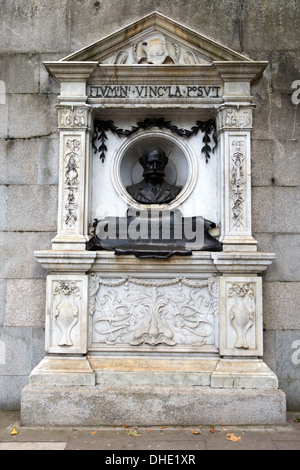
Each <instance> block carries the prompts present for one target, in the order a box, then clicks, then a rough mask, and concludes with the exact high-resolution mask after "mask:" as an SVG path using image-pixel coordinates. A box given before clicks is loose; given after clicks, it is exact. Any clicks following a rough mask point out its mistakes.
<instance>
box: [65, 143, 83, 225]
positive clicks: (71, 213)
mask: <svg viewBox="0 0 300 470" xmlns="http://www.w3.org/2000/svg"><path fill="white" fill-rule="evenodd" d="M79 149H80V142H79V140H77V139H69V140H67V142H66V154H65V162H66V165H65V198H66V203H65V206H64V207H65V218H64V222H65V224H66V225H67V226H68V227H70V228H72V227H74V225H75V224H76V222H77V209H78V203H77V193H78V189H79V174H78V169H79V166H78V163H79Z"/></svg>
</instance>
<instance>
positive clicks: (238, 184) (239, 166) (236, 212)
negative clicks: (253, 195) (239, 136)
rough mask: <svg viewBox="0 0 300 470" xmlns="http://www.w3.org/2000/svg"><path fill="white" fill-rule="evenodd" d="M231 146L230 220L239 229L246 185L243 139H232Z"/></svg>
mask: <svg viewBox="0 0 300 470" xmlns="http://www.w3.org/2000/svg"><path fill="white" fill-rule="evenodd" d="M232 146H233V147H234V151H233V154H232V156H231V177H230V192H231V199H232V201H233V203H232V206H231V207H232V220H233V228H234V229H239V228H241V227H243V225H244V224H243V218H244V213H243V210H244V202H245V197H244V191H245V187H246V179H245V172H244V160H245V155H244V153H243V150H242V149H243V146H244V142H243V141H233V142H232Z"/></svg>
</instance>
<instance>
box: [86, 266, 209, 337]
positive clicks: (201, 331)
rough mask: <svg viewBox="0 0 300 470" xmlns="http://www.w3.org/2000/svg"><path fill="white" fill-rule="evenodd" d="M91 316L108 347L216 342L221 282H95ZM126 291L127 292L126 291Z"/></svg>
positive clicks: (91, 295)
mask: <svg viewBox="0 0 300 470" xmlns="http://www.w3.org/2000/svg"><path fill="white" fill-rule="evenodd" d="M90 280H91V282H90V314H91V315H92V316H94V321H93V328H94V333H95V334H96V337H97V338H98V339H97V341H98V342H100V343H104V344H107V345H111V344H118V343H119V344H128V345H131V346H139V345H143V344H149V345H151V346H157V345H159V344H165V345H168V346H175V345H176V344H194V345H196V346H201V345H204V344H206V343H207V341H208V340H209V341H210V344H211V343H213V344H214V334H215V331H214V317H215V316H217V314H218V283H217V278H210V279H208V280H206V281H195V280H188V279H184V278H176V279H169V280H147V279H135V278H132V277H124V278H122V279H119V280H109V279H103V278H100V277H99V276H97V275H92V276H91V278H90ZM122 288H123V289H122Z"/></svg>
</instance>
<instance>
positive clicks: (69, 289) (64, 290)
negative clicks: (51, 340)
mask: <svg viewBox="0 0 300 470" xmlns="http://www.w3.org/2000/svg"><path fill="white" fill-rule="evenodd" d="M54 296H55V297H56V296H58V303H57V304H56V307H55V314H54V319H55V324H56V325H57V327H58V329H59V331H60V339H59V341H58V346H73V342H72V339H71V332H72V329H73V328H74V326H75V325H76V324H77V323H78V317H79V306H78V304H77V302H76V299H78V300H79V299H80V297H81V293H80V289H79V287H78V286H77V284H76V282H74V281H72V282H68V281H59V282H58V285H57V286H56V287H55V289H54Z"/></svg>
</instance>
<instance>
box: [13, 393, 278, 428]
mask: <svg viewBox="0 0 300 470" xmlns="http://www.w3.org/2000/svg"><path fill="white" fill-rule="evenodd" d="M21 421H22V425H25V426H52V425H54V426H59V425H63V426H74V425H75V426H100V425H110V426H114V425H117V426H120V425H124V424H126V425H129V426H158V425H181V426H189V425H210V424H212V423H213V424H215V425H224V426H226V425H285V424H286V400H285V394H284V393H283V392H282V391H281V390H260V391H259V392H258V391H257V390H245V389H220V388H210V387H193V386H184V387H182V386H181V387H178V386H156V387H152V386H126V385H122V386H120V385H114V386H94V387H77V386H74V387H59V386H55V387H38V386H32V385H28V386H26V387H25V388H24V389H23V391H22V402H21Z"/></svg>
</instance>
